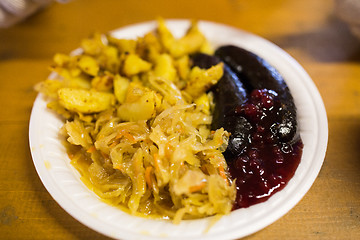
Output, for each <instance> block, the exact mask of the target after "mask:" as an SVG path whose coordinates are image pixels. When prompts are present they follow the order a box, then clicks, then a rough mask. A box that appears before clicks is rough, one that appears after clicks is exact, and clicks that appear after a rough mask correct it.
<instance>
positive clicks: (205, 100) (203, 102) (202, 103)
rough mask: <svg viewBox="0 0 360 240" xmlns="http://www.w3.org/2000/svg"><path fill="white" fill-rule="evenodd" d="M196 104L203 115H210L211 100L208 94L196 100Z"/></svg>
mask: <svg viewBox="0 0 360 240" xmlns="http://www.w3.org/2000/svg"><path fill="white" fill-rule="evenodd" d="M195 104H196V106H197V107H199V108H200V109H201V111H202V112H203V113H205V114H207V115H209V114H210V100H209V97H208V95H207V94H206V93H203V94H202V95H200V97H198V98H197V99H195Z"/></svg>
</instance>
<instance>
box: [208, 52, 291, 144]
mask: <svg viewBox="0 0 360 240" xmlns="http://www.w3.org/2000/svg"><path fill="white" fill-rule="evenodd" d="M215 56H217V57H219V58H220V59H221V60H222V61H223V62H224V63H226V64H227V65H228V66H229V67H230V68H231V70H232V71H233V72H234V73H235V74H236V75H237V76H238V78H239V79H240V80H241V82H242V83H243V84H244V88H245V89H246V90H247V91H248V93H250V92H252V91H253V90H255V89H268V90H273V91H274V92H275V94H276V96H275V98H276V99H277V100H278V102H280V104H281V107H280V111H279V112H278V118H279V119H278V121H277V122H278V123H277V124H274V125H273V126H271V131H272V132H273V133H274V134H275V135H276V136H277V137H278V138H279V140H280V141H281V142H285V143H286V142H293V141H295V140H296V139H298V135H297V121H296V107H295V104H294V100H293V97H292V95H291V93H290V90H289V88H288V86H287V85H286V83H285V81H284V79H283V78H282V76H281V75H280V73H279V72H278V71H277V70H276V69H275V68H274V67H272V66H271V65H270V64H269V63H268V62H267V61H265V60H264V59H262V58H261V57H259V56H257V55H256V54H254V53H251V52H249V51H247V50H245V49H243V48H240V47H236V46H231V45H227V46H222V47H220V48H218V49H217V50H216V52H215Z"/></svg>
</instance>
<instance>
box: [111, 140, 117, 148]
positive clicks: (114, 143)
mask: <svg viewBox="0 0 360 240" xmlns="http://www.w3.org/2000/svg"><path fill="white" fill-rule="evenodd" d="M118 143H119V142H118V141H114V142H112V143H111V144H110V146H109V147H110V148H113V147H115V146H116V145H117V144H118Z"/></svg>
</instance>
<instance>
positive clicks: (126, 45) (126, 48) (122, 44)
mask: <svg viewBox="0 0 360 240" xmlns="http://www.w3.org/2000/svg"><path fill="white" fill-rule="evenodd" d="M107 39H108V41H109V43H110V44H111V45H114V46H116V47H117V49H119V52H120V53H124V52H128V53H135V50H136V40H133V39H119V38H115V37H113V36H111V35H107Z"/></svg>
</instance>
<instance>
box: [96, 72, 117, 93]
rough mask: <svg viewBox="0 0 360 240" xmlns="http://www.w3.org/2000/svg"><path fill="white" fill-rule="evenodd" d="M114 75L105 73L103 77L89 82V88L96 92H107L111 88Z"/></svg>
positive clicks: (97, 77)
mask: <svg viewBox="0 0 360 240" xmlns="http://www.w3.org/2000/svg"><path fill="white" fill-rule="evenodd" d="M113 81H114V75H113V74H111V73H110V72H107V71H105V72H104V74H103V75H101V76H96V77H94V78H93V79H92V80H91V87H92V88H93V89H95V90H97V91H102V92H108V91H110V90H111V89H112V87H113Z"/></svg>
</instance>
